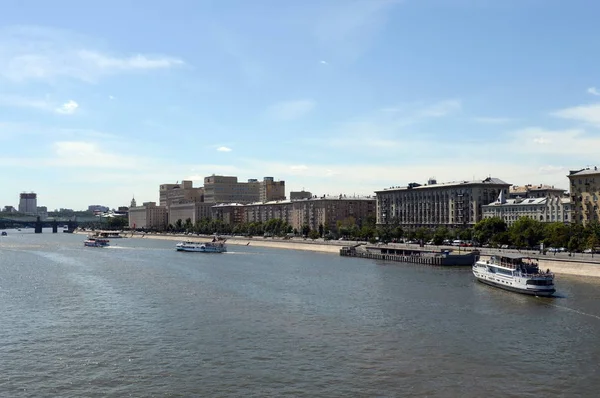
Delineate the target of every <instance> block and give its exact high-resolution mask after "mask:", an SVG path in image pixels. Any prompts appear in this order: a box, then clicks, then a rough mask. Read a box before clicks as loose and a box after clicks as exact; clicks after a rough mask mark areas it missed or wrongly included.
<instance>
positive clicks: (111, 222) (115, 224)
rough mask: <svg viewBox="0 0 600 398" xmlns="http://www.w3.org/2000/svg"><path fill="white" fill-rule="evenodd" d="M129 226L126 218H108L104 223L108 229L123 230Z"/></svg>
mask: <svg viewBox="0 0 600 398" xmlns="http://www.w3.org/2000/svg"><path fill="white" fill-rule="evenodd" d="M128 225H129V220H128V219H127V217H109V218H108V221H107V222H106V226H107V228H108V229H123V228H126V227H127V226H128Z"/></svg>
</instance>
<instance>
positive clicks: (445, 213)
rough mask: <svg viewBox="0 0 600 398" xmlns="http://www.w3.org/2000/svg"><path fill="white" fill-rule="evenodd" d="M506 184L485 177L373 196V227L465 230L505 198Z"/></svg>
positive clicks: (414, 186) (412, 186) (430, 183)
mask: <svg viewBox="0 0 600 398" xmlns="http://www.w3.org/2000/svg"><path fill="white" fill-rule="evenodd" d="M509 188H510V184H508V183H506V182H504V181H502V180H500V179H498V178H492V177H488V178H486V179H484V180H473V181H459V182H448V183H441V184H438V183H437V181H436V180H434V179H430V180H429V181H428V182H427V184H425V185H420V184H417V183H410V184H408V186H406V187H392V188H388V189H384V190H382V191H377V192H375V194H376V197H377V224H378V225H386V224H391V223H397V224H398V225H401V226H405V227H408V228H417V227H436V226H442V225H443V226H447V227H466V226H472V225H474V224H475V223H476V222H478V221H480V220H481V219H482V216H483V213H482V206H483V205H487V204H489V203H491V202H493V201H494V200H495V199H496V198H497V197H498V195H499V194H500V192H503V193H504V194H505V195H507V194H508V190H509Z"/></svg>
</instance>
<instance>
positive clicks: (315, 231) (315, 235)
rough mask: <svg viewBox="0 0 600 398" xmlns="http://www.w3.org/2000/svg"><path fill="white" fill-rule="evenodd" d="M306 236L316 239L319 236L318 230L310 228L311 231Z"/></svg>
mask: <svg viewBox="0 0 600 398" xmlns="http://www.w3.org/2000/svg"><path fill="white" fill-rule="evenodd" d="M308 237H309V238H310V239H312V240H315V239H318V238H319V232H318V231H317V230H315V229H313V230H311V231H310V232H309V233H308Z"/></svg>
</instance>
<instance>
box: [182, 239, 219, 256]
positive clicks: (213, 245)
mask: <svg viewBox="0 0 600 398" xmlns="http://www.w3.org/2000/svg"><path fill="white" fill-rule="evenodd" d="M175 248H176V249H177V251H178V252H198V253H224V252H226V251H227V247H226V246H225V242H224V241H216V240H213V241H212V242H181V243H178V244H176V245H175Z"/></svg>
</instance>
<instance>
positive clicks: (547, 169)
mask: <svg viewBox="0 0 600 398" xmlns="http://www.w3.org/2000/svg"><path fill="white" fill-rule="evenodd" d="M539 171H540V173H541V174H556V173H563V174H565V175H566V174H567V168H566V167H563V166H552V165H545V166H541V167H540V168H539Z"/></svg>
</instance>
